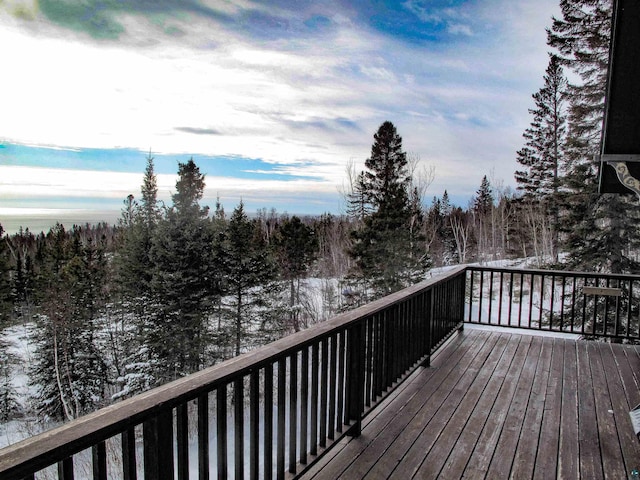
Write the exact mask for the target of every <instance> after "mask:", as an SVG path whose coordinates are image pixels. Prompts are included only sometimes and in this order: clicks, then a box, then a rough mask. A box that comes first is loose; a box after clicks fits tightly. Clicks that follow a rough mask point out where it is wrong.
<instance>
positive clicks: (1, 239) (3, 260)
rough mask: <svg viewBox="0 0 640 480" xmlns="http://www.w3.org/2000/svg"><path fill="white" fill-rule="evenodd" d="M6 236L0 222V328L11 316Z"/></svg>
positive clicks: (8, 255)
mask: <svg viewBox="0 0 640 480" xmlns="http://www.w3.org/2000/svg"><path fill="white" fill-rule="evenodd" d="M7 241H8V238H5V236H4V229H3V227H2V224H0V328H4V327H5V326H6V325H7V324H8V322H9V319H10V317H11V310H12V304H13V302H12V298H11V296H12V295H11V293H12V292H11V290H12V289H11V268H10V263H9V261H10V252H9V248H8V246H7V243H6V242H7Z"/></svg>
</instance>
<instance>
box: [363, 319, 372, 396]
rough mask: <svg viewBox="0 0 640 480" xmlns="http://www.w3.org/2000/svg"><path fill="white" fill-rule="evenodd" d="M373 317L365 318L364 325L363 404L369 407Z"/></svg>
mask: <svg viewBox="0 0 640 480" xmlns="http://www.w3.org/2000/svg"><path fill="white" fill-rule="evenodd" d="M372 323H373V318H371V317H369V318H367V319H366V320H365V325H366V329H367V346H366V348H367V351H368V354H367V357H366V359H367V364H366V367H365V387H364V395H365V398H364V404H365V405H366V406H367V407H369V406H371V372H372V371H373V368H372V360H373V355H371V349H372V345H373V328H372Z"/></svg>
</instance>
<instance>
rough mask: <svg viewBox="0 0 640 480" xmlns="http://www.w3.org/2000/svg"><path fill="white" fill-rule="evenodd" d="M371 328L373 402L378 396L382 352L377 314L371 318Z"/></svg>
mask: <svg viewBox="0 0 640 480" xmlns="http://www.w3.org/2000/svg"><path fill="white" fill-rule="evenodd" d="M371 322H372V323H371V328H372V329H373V355H374V356H373V362H372V363H373V367H372V368H373V372H372V376H373V380H372V385H371V396H372V398H373V400H374V401H375V400H377V399H378V396H379V395H380V379H381V375H380V373H381V370H382V361H381V356H380V353H381V350H382V348H381V347H382V341H381V339H380V317H379V316H378V315H377V314H374V315H373V316H372V317H371Z"/></svg>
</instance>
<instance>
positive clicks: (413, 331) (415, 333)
mask: <svg viewBox="0 0 640 480" xmlns="http://www.w3.org/2000/svg"><path fill="white" fill-rule="evenodd" d="M416 298H417V297H411V298H410V299H409V300H408V301H407V309H408V311H409V315H408V318H407V320H408V326H409V327H408V328H409V339H408V340H409V364H410V366H411V367H413V365H415V363H416V361H417V360H418V359H419V358H420V352H419V351H418V348H417V344H418V342H417V341H416V340H417V339H418V338H420V336H419V334H420V324H419V323H418V322H416V308H415V304H416Z"/></svg>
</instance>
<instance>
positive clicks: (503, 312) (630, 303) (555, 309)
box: [465, 266, 640, 341]
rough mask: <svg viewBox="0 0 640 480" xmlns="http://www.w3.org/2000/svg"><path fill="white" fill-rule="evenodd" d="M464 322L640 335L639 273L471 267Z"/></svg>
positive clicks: (616, 335) (612, 335)
mask: <svg viewBox="0 0 640 480" xmlns="http://www.w3.org/2000/svg"><path fill="white" fill-rule="evenodd" d="M466 285H467V287H466V290H467V292H466V302H465V303H466V312H465V321H466V322H468V323H478V324H485V325H500V326H503V327H504V326H507V327H515V328H526V329H536V330H543V331H550V332H562V333H575V334H580V335H582V336H585V337H598V338H611V339H615V340H616V341H625V340H629V341H637V340H640V333H639V329H638V326H639V323H640V276H633V275H608V274H597V273H576V272H565V271H550V270H528V269H527V270H522V269H519V270H518V269H506V268H491V267H476V266H470V267H468V268H467V282H466Z"/></svg>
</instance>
